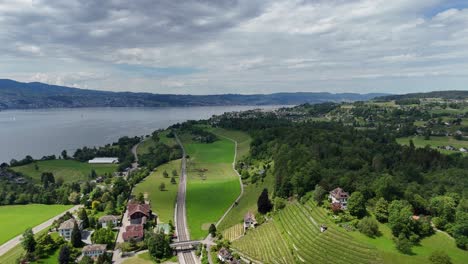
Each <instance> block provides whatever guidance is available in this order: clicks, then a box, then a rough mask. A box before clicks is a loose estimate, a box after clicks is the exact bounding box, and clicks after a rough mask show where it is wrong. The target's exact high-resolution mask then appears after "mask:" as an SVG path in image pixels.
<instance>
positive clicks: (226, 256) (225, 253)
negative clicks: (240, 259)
mask: <svg viewBox="0 0 468 264" xmlns="http://www.w3.org/2000/svg"><path fill="white" fill-rule="evenodd" d="M218 259H219V260H221V261H222V262H228V261H231V260H232V259H233V258H232V255H231V252H229V250H227V249H226V248H224V247H223V248H221V249H220V250H219V251H218Z"/></svg>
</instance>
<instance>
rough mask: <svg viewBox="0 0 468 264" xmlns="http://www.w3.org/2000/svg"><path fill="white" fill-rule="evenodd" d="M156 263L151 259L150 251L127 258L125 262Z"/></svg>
mask: <svg viewBox="0 0 468 264" xmlns="http://www.w3.org/2000/svg"><path fill="white" fill-rule="evenodd" d="M153 263H156V262H154V261H153V260H152V259H151V256H150V255H149V253H148V252H145V253H142V254H138V255H136V256H133V257H131V258H128V259H126V260H125V261H124V262H123V264H153Z"/></svg>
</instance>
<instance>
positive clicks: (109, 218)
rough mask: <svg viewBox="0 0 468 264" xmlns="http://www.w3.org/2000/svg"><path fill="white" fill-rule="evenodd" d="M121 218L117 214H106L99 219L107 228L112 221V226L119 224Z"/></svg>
mask: <svg viewBox="0 0 468 264" xmlns="http://www.w3.org/2000/svg"><path fill="white" fill-rule="evenodd" d="M119 219H120V218H119V217H118V216H115V215H105V216H101V217H100V218H99V220H98V221H99V223H100V224H101V226H102V227H104V228H106V227H107V226H108V225H109V224H110V223H112V226H114V227H115V226H118V225H119Z"/></svg>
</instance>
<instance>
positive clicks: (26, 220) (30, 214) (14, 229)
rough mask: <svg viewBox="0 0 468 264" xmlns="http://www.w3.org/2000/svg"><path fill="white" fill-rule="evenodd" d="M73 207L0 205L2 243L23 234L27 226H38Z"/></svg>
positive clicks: (0, 241) (0, 240)
mask: <svg viewBox="0 0 468 264" xmlns="http://www.w3.org/2000/svg"><path fill="white" fill-rule="evenodd" d="M71 207H72V206H71V205H44V204H28V205H7V206H0V224H1V226H2V232H1V233H0V244H3V243H5V242H6V241H8V240H10V239H12V238H13V237H15V236H17V235H20V234H22V233H23V232H24V230H26V228H28V227H34V226H37V225H39V224H41V223H43V222H45V221H47V220H48V219H50V218H52V217H54V216H56V215H58V214H60V213H62V212H64V211H65V210H67V209H70V208H71Z"/></svg>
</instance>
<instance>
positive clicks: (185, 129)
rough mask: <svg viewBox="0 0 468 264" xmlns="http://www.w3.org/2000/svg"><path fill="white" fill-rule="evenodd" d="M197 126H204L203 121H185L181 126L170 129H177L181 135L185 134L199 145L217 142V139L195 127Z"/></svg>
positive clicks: (176, 125) (213, 135)
mask: <svg viewBox="0 0 468 264" xmlns="http://www.w3.org/2000/svg"><path fill="white" fill-rule="evenodd" d="M197 124H206V122H204V121H187V122H184V123H182V124H175V125H173V126H171V129H178V130H179V131H180V132H181V133H187V134H190V135H191V136H192V140H194V141H197V142H200V143H213V142H215V141H217V140H218V137H217V136H216V135H215V134H213V133H211V132H209V131H206V130H204V129H203V128H201V127H199V126H197Z"/></svg>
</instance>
